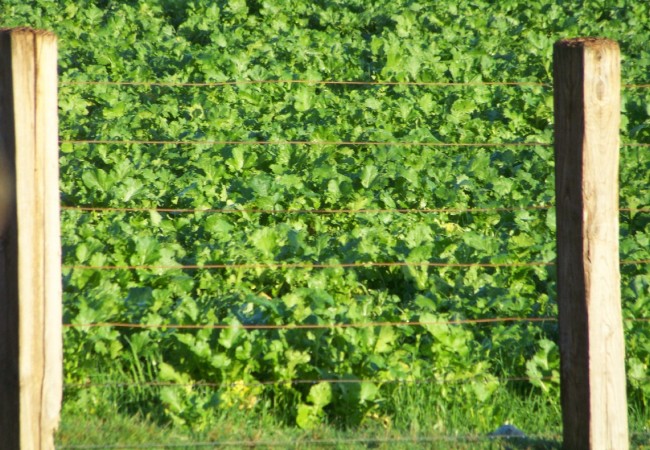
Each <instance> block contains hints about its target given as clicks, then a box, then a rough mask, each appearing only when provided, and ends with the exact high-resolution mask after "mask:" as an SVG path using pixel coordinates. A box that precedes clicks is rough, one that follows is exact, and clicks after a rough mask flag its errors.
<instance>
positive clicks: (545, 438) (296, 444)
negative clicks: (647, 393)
mask: <svg viewBox="0 0 650 450" xmlns="http://www.w3.org/2000/svg"><path fill="white" fill-rule="evenodd" d="M560 438H561V436H560V435H537V436H526V437H523V436H513V435H505V436H496V435H494V436H491V435H485V436H477V435H456V436H449V435H440V436H421V437H408V438H400V437H372V438H343V439H340V438H338V439H335V438H332V439H323V438H317V439H312V438H309V439H300V438H298V439H296V440H292V441H279V440H277V441H273V440H263V439H260V440H228V441H212V442H179V443H173V444H164V443H153V442H147V443H144V444H109V445H93V444H88V445H86V444H71V445H61V446H57V448H58V449H79V450H91V449H102V448H106V449H129V448H133V449H136V448H138V449H139V448H151V449H153V448H178V447H251V448H258V447H272V448H300V446H301V445H317V446H331V445H346V444H347V445H354V444H364V445H365V446H366V447H368V448H370V447H374V446H377V445H379V444H432V443H435V442H447V443H450V442H457V443H462V442H464V443H479V442H483V441H487V442H492V441H502V440H505V441H512V442H520V443H527V442H528V443H530V442H557V441H559V439H560Z"/></svg>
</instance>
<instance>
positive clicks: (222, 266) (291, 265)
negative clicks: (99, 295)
mask: <svg viewBox="0 0 650 450" xmlns="http://www.w3.org/2000/svg"><path fill="white" fill-rule="evenodd" d="M643 264H650V259H639V260H623V261H621V262H620V265H622V266H623V265H643ZM551 266H555V263H554V262H546V261H531V262H509V263H478V262H475V263H445V262H429V261H424V262H352V263H242V264H185V265H183V264H178V265H155V264H142V265H114V266H112V265H103V266H87V265H76V264H64V265H62V266H61V267H63V268H64V269H75V270H210V269H336V268H343V269H345V268H355V267H358V268H366V267H456V268H470V267H489V268H500V267H551Z"/></svg>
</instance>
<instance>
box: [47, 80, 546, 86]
mask: <svg viewBox="0 0 650 450" xmlns="http://www.w3.org/2000/svg"><path fill="white" fill-rule="evenodd" d="M59 84H60V85H61V86H84V85H85V86H156V87H219V86H240V85H252V84H312V85H348V86H439V87H454V86H456V87H462V86H468V87H471V86H521V87H525V86H539V87H552V84H550V83H541V82H537V81H466V82H453V81H449V82H448V81H363V80H350V81H346V80H293V79H284V80H234V81H211V82H196V83H192V82H180V81H110V80H104V81H73V80H71V81H61V82H60V83H59Z"/></svg>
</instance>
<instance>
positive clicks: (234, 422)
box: [57, 385, 561, 449]
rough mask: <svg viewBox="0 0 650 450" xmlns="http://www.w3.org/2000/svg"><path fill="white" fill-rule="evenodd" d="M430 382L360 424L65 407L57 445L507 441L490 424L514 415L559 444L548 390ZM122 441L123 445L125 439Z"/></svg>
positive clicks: (538, 436)
mask: <svg viewBox="0 0 650 450" xmlns="http://www.w3.org/2000/svg"><path fill="white" fill-rule="evenodd" d="M437 392H438V390H437V387H436V386H432V385H419V386H412V385H410V386H409V385H403V386H399V387H398V388H397V389H396V390H395V391H394V393H393V394H394V395H392V396H391V397H390V399H389V400H387V402H390V403H392V404H391V405H388V404H386V405H383V409H385V410H392V411H397V413H396V414H394V415H392V416H389V415H386V414H384V413H383V412H382V408H378V409H376V410H372V411H369V412H368V413H367V414H366V417H364V418H363V420H362V421H361V425H359V426H358V427H355V428H351V427H345V426H341V425H339V424H334V423H330V424H327V423H324V424H322V425H320V426H318V427H316V428H315V429H313V430H310V431H303V430H300V429H299V428H297V427H295V426H292V425H291V424H288V423H287V421H282V420H279V419H278V417H282V414H281V413H279V412H278V411H273V410H272V409H271V408H268V407H264V406H261V407H259V408H256V410H254V411H246V410H239V409H237V408H233V409H232V410H230V411H225V412H223V413H221V414H220V416H219V420H218V422H216V423H214V424H212V426H211V427H209V428H207V429H204V430H200V431H198V430H194V431H193V430H192V427H191V425H190V426H189V427H174V426H170V425H169V424H161V423H158V424H155V423H154V422H153V421H152V420H150V419H146V418H143V417H142V416H136V417H135V418H134V417H133V416H128V415H123V414H120V413H119V412H118V408H117V406H116V409H115V411H112V412H110V411H107V410H105V409H102V410H99V411H96V412H95V414H92V413H91V414H87V412H86V411H84V412H82V411H80V410H78V409H76V410H75V409H72V408H67V409H66V411H64V414H63V420H62V423H61V427H60V431H59V434H58V437H57V444H58V448H74V446H76V445H85V446H88V445H98V446H106V448H109V445H114V446H117V445H120V446H126V447H128V446H133V447H132V448H138V447H137V446H143V445H144V446H146V448H165V447H171V446H175V445H180V447H174V448H192V447H191V446H190V443H204V444H205V445H208V444H207V443H219V445H223V446H225V445H232V446H234V447H247V446H255V447H256V448H321V447H324V446H327V447H328V448H341V449H343V448H385V449H389V448H390V449H394V448H414V447H416V448H417V447H422V448H440V449H452V448H454V449H456V448H461V449H465V448H467V449H469V448H485V449H491V448H502V447H501V444H500V443H499V442H500V441H498V440H494V439H491V438H489V437H488V436H487V435H488V433H489V432H490V431H493V430H494V429H496V428H498V426H500V425H501V424H503V423H512V424H515V425H516V426H518V427H519V428H521V429H522V430H524V431H525V432H526V433H527V435H529V436H533V437H534V438H531V439H529V440H525V441H523V440H522V441H521V442H519V444H522V445H523V444H525V446H524V447H521V448H549V449H551V448H559V444H558V438H559V435H560V422H561V417H560V411H559V410H557V408H556V407H555V406H553V405H554V403H553V402H550V401H545V400H544V398H545V397H544V396H542V395H533V396H530V397H527V398H520V397H513V396H512V394H510V393H508V392H507V391H506V390H505V389H500V390H499V391H498V392H496V393H495V394H494V395H493V396H492V397H491V399H490V401H489V404H485V405H471V404H464V405H457V404H452V403H450V402H449V401H446V400H442V399H440V398H435V397H432V395H435V394H436V393H437ZM120 448H121V447H120Z"/></svg>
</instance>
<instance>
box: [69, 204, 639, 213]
mask: <svg viewBox="0 0 650 450" xmlns="http://www.w3.org/2000/svg"><path fill="white" fill-rule="evenodd" d="M550 208H552V206H549V205H540V206H522V207H514V208H505V207H504V208H500V207H495V208H392V209H391V208H386V209H381V208H377V209H373V208H362V209H249V208H242V209H235V208H207V209H193V208H179V209H175V208H155V207H151V208H146V207H131V208H117V207H101V206H61V209H63V210H66V211H96V212H150V211H151V212H159V213H192V214H193V213H224V214H234V213H245V214H384V213H387V214H390V213H400V214H407V213H413V214H418V213H422V214H429V213H440V214H461V213H482V212H516V211H535V210H546V209H550ZM634 211H636V212H640V211H642V210H640V209H635V210H634ZM648 211H650V209H649V210H648Z"/></svg>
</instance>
